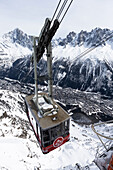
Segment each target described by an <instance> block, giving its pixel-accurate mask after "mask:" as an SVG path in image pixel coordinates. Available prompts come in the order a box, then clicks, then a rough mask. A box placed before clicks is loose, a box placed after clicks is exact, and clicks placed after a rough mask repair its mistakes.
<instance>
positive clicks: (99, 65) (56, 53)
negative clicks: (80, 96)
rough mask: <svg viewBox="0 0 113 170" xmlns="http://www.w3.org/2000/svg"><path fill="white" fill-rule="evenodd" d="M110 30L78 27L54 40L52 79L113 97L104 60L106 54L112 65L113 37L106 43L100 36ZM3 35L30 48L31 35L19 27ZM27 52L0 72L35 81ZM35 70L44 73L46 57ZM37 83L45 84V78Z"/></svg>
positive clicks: (112, 81) (112, 76)
mask: <svg viewBox="0 0 113 170" xmlns="http://www.w3.org/2000/svg"><path fill="white" fill-rule="evenodd" d="M111 33H112V31H110V30H109V29H100V28H95V29H94V30H92V31H91V32H86V31H81V32H80V33H79V34H76V33H74V32H70V33H69V34H68V35H67V37H66V38H65V39H61V38H59V39H56V40H53V41H52V44H53V83H54V84H56V85H59V86H62V87H71V88H74V89H79V90H86V91H94V92H101V93H102V94H105V95H110V96H112V97H113V72H112V70H111V69H109V67H108V66H107V65H106V62H105V60H104V58H106V59H107V60H108V61H109V63H110V65H111V67H112V65H113V59H112V55H113V50H112V44H113V42H112V41H113V39H112V38H111V39H110V40H109V41H107V43H105V42H102V39H103V38H105V37H108V36H109V35H111ZM5 37H6V38H10V39H11V40H12V43H16V44H19V45H21V46H23V47H27V48H29V49H31V48H32V45H31V44H32V43H31V39H32V38H31V37H29V36H27V35H26V34H24V33H23V32H22V31H20V30H19V29H16V30H14V31H12V32H10V33H8V34H5ZM99 42H102V43H101V46H100V47H98V49H96V50H95V51H94V52H92V53H91V54H88V55H86V56H83V57H81V58H80V57H79V54H81V53H82V52H83V51H85V50H87V49H88V48H91V47H95V46H96V45H97V44H98V43H99ZM15 55H16V54H15ZM30 56H31V55H26V56H24V57H20V58H19V57H18V59H17V60H15V61H14V62H13V64H12V66H11V67H9V68H6V69H5V70H4V69H2V70H4V71H1V72H0V75H1V76H2V77H5V76H7V77H9V78H12V79H16V80H19V81H21V82H27V83H34V68H33V67H32V66H31V63H30V60H31V59H30ZM37 71H38V76H43V75H47V64H46V61H45V59H41V61H40V62H39V64H38V66H37ZM15 73H16V74H15ZM46 79H47V78H46ZM39 82H40V80H39ZM40 83H41V84H44V79H43V81H42V82H40Z"/></svg>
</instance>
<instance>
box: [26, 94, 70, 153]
mask: <svg viewBox="0 0 113 170" xmlns="http://www.w3.org/2000/svg"><path fill="white" fill-rule="evenodd" d="M33 97H34V95H30V96H27V97H26V98H25V104H26V113H27V116H28V119H29V121H30V124H31V126H32V128H33V131H34V133H35V136H36V138H37V140H38V142H39V145H40V147H41V149H42V152H43V153H48V152H50V151H52V150H54V149H56V148H58V147H59V146H61V145H62V144H64V143H65V142H67V141H68V140H69V138H70V133H69V125H70V117H69V115H68V113H67V112H66V111H64V110H63V109H62V108H61V107H60V106H59V105H58V104H57V103H56V102H55V101H54V100H53V99H50V98H49V97H48V95H47V94H46V93H40V94H38V108H37V107H36V105H35V103H34V101H33Z"/></svg>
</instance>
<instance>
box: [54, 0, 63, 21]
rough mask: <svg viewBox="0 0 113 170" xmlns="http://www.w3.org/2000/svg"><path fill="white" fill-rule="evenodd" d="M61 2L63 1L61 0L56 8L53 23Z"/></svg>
mask: <svg viewBox="0 0 113 170" xmlns="http://www.w3.org/2000/svg"><path fill="white" fill-rule="evenodd" d="M61 1H62V0H59V3H58V5H57V7H56V10H55V12H54V14H53V17H52V20H51V22H52V21H53V19H54V17H55V15H56V13H57V10H58V8H59V6H60V3H61Z"/></svg>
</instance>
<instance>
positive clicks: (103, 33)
mask: <svg viewBox="0 0 113 170" xmlns="http://www.w3.org/2000/svg"><path fill="white" fill-rule="evenodd" d="M112 32H113V31H111V30H109V29H107V28H105V29H101V28H95V29H92V30H91V31H90V32H87V31H84V30H81V31H80V33H78V34H77V33H75V32H73V31H72V32H70V33H69V34H68V35H67V36H66V38H64V39H62V38H60V39H57V40H56V41H57V43H56V44H58V45H60V46H65V45H67V44H70V45H72V46H73V47H75V46H77V45H78V46H81V45H85V46H88V47H93V46H96V44H98V43H99V42H100V41H101V40H103V38H106V37H108V36H109V35H110V34H111V33H112ZM103 44H104V45H105V43H103Z"/></svg>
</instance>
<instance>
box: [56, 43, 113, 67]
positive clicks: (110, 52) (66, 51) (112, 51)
mask: <svg viewBox="0 0 113 170" xmlns="http://www.w3.org/2000/svg"><path fill="white" fill-rule="evenodd" d="M112 44H113V43H110V42H109V41H107V43H106V46H103V47H101V46H99V47H97V48H96V49H94V50H93V51H91V52H90V53H88V54H86V55H85V56H83V57H81V58H80V60H82V62H83V61H84V60H86V59H87V58H90V59H91V61H92V63H93V66H95V64H96V63H97V62H96V61H97V59H99V60H100V61H103V60H104V59H106V60H108V61H109V62H110V61H113V57H112V56H113V48H111V46H112ZM87 49H89V47H86V46H85V45H82V46H75V47H73V46H71V45H66V46H65V48H64V47H62V46H55V47H54V49H53V63H54V62H55V61H57V60H62V59H63V60H68V61H70V62H72V63H73V61H75V60H76V59H78V58H79V55H80V54H81V53H83V52H84V51H86V50H87Z"/></svg>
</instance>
